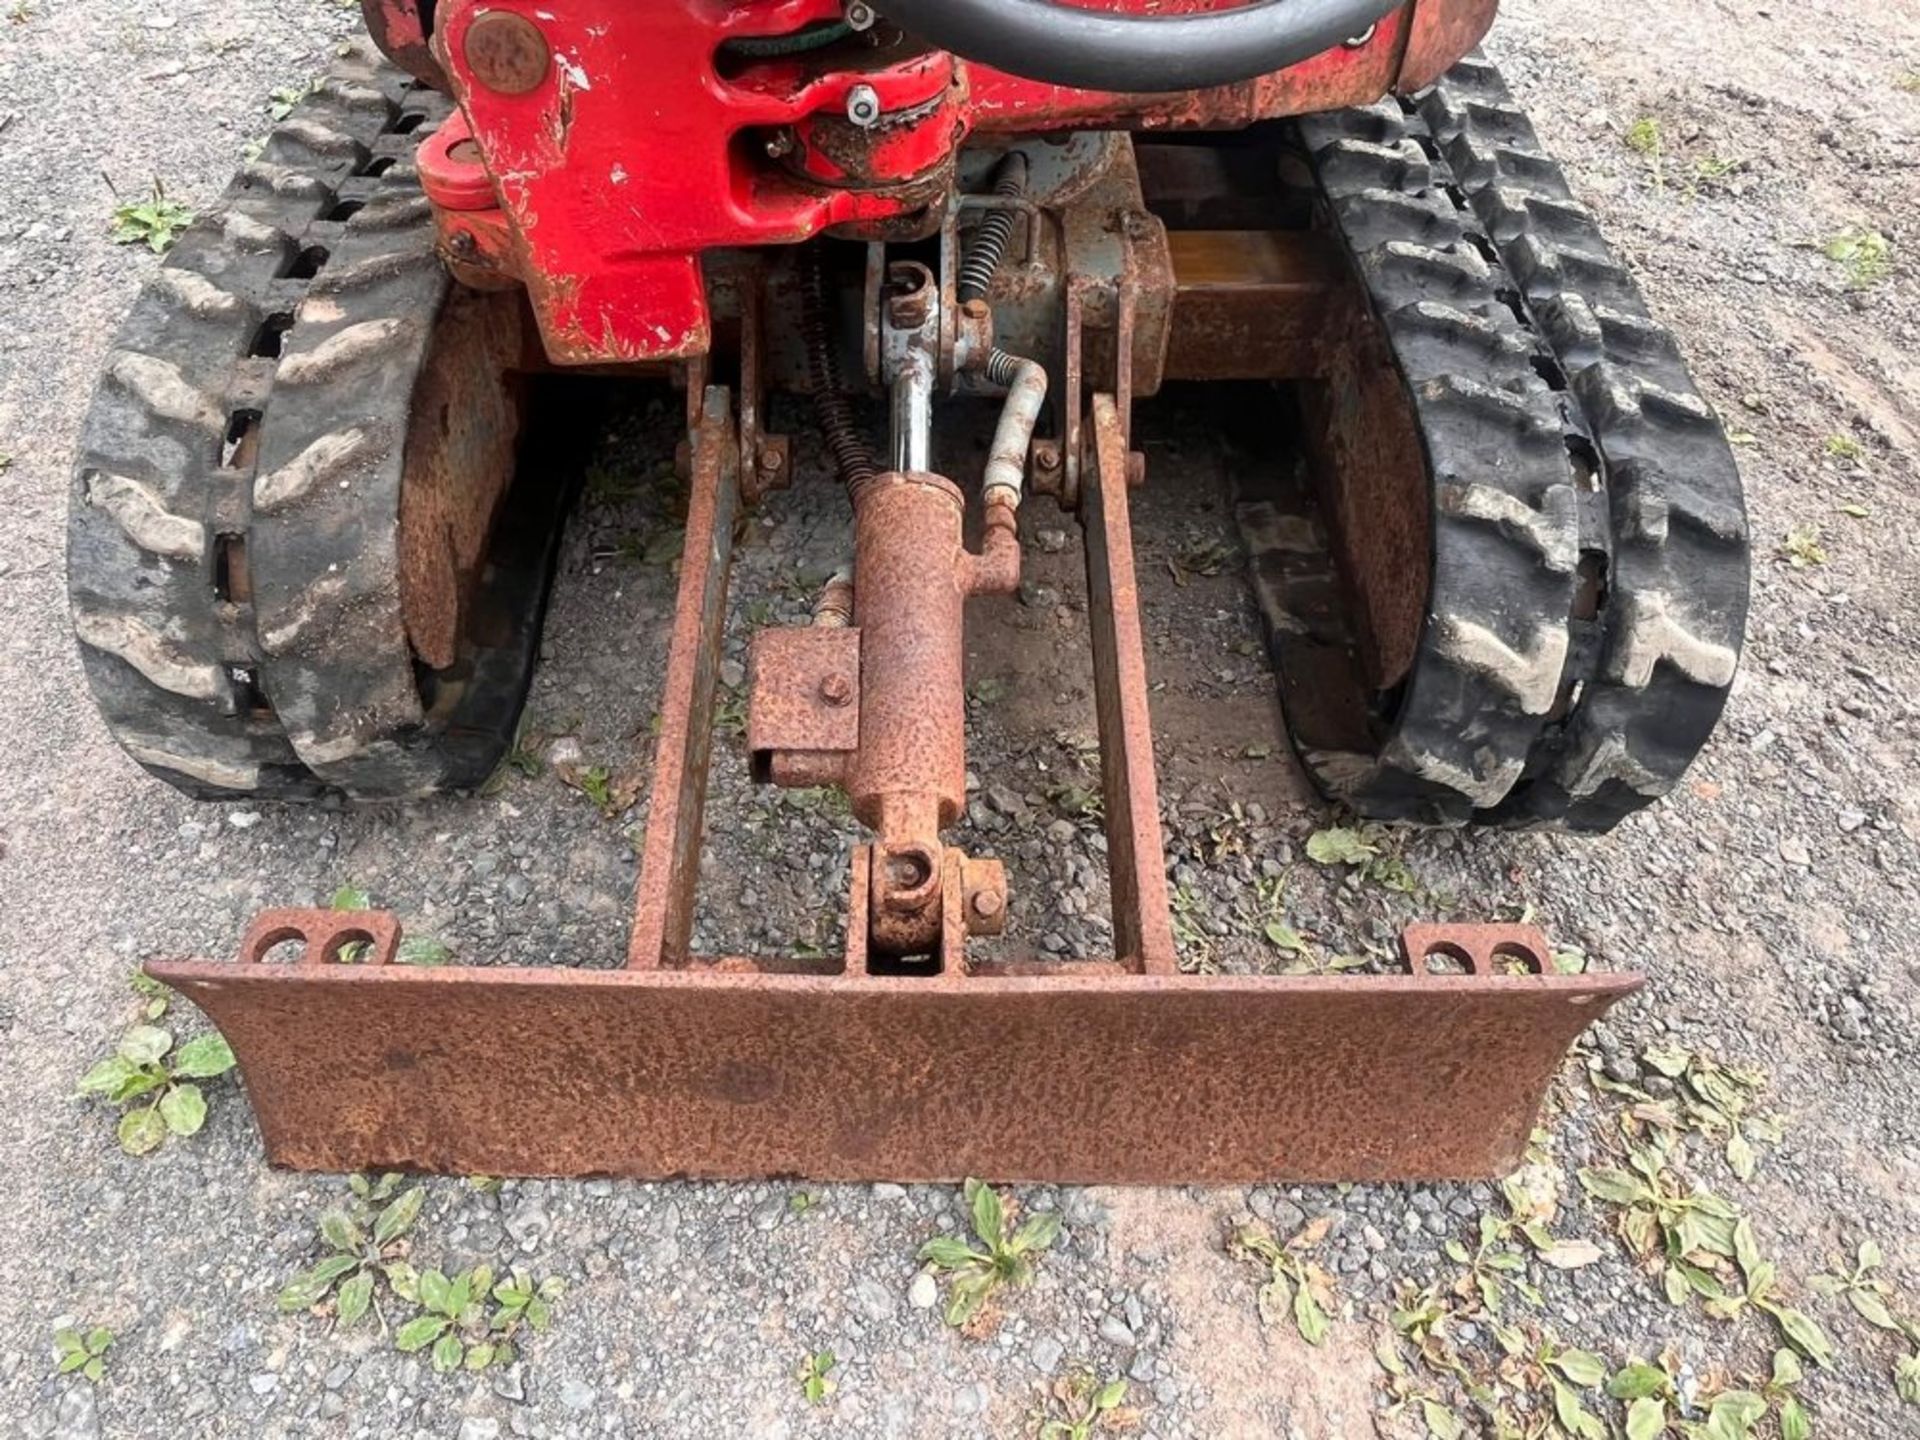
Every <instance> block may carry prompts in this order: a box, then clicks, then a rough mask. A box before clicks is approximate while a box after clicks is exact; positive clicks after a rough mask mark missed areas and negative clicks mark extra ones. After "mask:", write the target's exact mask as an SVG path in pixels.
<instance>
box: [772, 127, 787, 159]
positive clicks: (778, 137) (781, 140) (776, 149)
mask: <svg viewBox="0 0 1920 1440" xmlns="http://www.w3.org/2000/svg"><path fill="white" fill-rule="evenodd" d="M792 153H793V132H792V131H791V130H776V131H774V132H773V134H771V135H769V136H768V137H767V158H768V159H769V160H779V159H783V158H784V157H786V156H788V155H791V154H792Z"/></svg>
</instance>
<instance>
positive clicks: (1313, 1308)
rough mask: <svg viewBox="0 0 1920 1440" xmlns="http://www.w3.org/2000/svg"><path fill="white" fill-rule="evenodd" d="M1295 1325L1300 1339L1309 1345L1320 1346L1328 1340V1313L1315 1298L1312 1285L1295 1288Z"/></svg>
mask: <svg viewBox="0 0 1920 1440" xmlns="http://www.w3.org/2000/svg"><path fill="white" fill-rule="evenodd" d="M1293 1323H1294V1324H1295V1326H1297V1327H1298V1328H1299V1331H1300V1338H1301V1339H1302V1340H1304V1341H1306V1342H1307V1343H1308V1344H1309V1345H1318V1344H1319V1343H1320V1342H1321V1341H1323V1340H1325V1339H1326V1338H1327V1312H1326V1311H1325V1310H1323V1309H1321V1308H1320V1302H1319V1301H1318V1300H1317V1299H1315V1298H1314V1294H1313V1287H1312V1286H1311V1285H1298V1286H1295V1287H1294V1291H1293Z"/></svg>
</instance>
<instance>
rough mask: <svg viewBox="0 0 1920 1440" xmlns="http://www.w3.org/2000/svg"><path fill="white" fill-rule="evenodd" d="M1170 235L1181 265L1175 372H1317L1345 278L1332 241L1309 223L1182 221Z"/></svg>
mask: <svg viewBox="0 0 1920 1440" xmlns="http://www.w3.org/2000/svg"><path fill="white" fill-rule="evenodd" d="M1167 241H1168V244H1169V246H1170V247H1171V250H1172V256H1173V273H1174V299H1173V322H1172V325H1171V326H1170V327H1169V330H1168V335H1167V378H1168V379H1170V380H1268V379H1271V380H1302V379H1311V378H1313V377H1314V376H1316V375H1318V374H1319V371H1320V367H1321V363H1322V362H1321V358H1320V351H1321V348H1322V346H1324V345H1325V344H1326V343H1327V341H1328V339H1329V329H1328V327H1329V322H1330V321H1331V319H1332V318H1333V315H1334V313H1335V302H1336V300H1337V298H1338V297H1339V296H1340V295H1341V292H1342V290H1343V288H1344V284H1345V275H1344V274H1343V272H1342V270H1341V267H1340V257H1339V255H1338V254H1337V252H1335V251H1333V250H1332V249H1331V247H1330V246H1329V245H1328V244H1327V242H1326V241H1325V240H1323V239H1322V238H1321V237H1319V236H1318V235H1316V234H1314V233H1313V232H1311V231H1295V232H1287V231H1278V230H1233V231H1230V230H1176V231H1173V232H1171V233H1170V234H1169V235H1168V236H1167ZM1334 338H1336V339H1338V340H1341V341H1344V340H1345V339H1346V338H1347V337H1346V335H1345V334H1344V333H1341V334H1338V335H1336V336H1335V337H1334Z"/></svg>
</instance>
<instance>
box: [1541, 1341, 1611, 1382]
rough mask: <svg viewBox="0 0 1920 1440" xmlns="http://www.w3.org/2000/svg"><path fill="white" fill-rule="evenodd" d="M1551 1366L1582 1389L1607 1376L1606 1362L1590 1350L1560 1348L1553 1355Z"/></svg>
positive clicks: (1601, 1380)
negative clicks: (1558, 1351) (1557, 1352)
mask: <svg viewBox="0 0 1920 1440" xmlns="http://www.w3.org/2000/svg"><path fill="white" fill-rule="evenodd" d="M1553 1368H1554V1369H1556V1370H1558V1371H1559V1372H1560V1373H1561V1374H1562V1375H1564V1376H1566V1377H1567V1379H1569V1380H1571V1381H1572V1382H1573V1383H1574V1384H1576V1385H1578V1386H1579V1387H1580V1388H1581V1389H1582V1390H1591V1389H1592V1388H1593V1387H1594V1386H1596V1385H1598V1384H1600V1383H1602V1382H1603V1381H1604V1380H1605V1379H1606V1378H1607V1362H1606V1361H1604V1360H1602V1359H1601V1358H1600V1357H1599V1356H1598V1355H1596V1354H1594V1353H1593V1352H1592V1351H1591V1350H1579V1349H1574V1350H1562V1351H1561V1352H1560V1353H1559V1354H1558V1355H1556V1356H1554V1357H1553Z"/></svg>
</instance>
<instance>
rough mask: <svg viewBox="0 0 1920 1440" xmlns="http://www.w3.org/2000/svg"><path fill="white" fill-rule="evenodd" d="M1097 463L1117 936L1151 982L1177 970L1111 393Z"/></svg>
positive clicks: (1091, 601) (1122, 462) (1103, 691)
mask: <svg viewBox="0 0 1920 1440" xmlns="http://www.w3.org/2000/svg"><path fill="white" fill-rule="evenodd" d="M1093 431H1094V447H1093V448H1094V455H1095V462H1096V463H1095V465H1094V474H1093V476H1092V478H1091V483H1090V484H1089V485H1088V486H1087V489H1086V492H1085V496H1084V499H1083V506H1084V510H1085V514H1084V522H1085V527H1086V537H1087V541H1086V544H1087V618H1088V622H1089V624H1088V628H1089V630H1090V631H1091V633H1092V639H1093V670H1094V700H1095V706H1096V709H1097V712H1098V715H1099V723H1100V776H1101V785H1102V789H1103V791H1104V794H1105V799H1106V811H1107V854H1108V863H1109V866H1110V869H1111V871H1112V881H1111V883H1112V889H1113V931H1114V937H1115V939H1116V941H1117V942H1118V945H1119V949H1120V954H1121V956H1122V957H1123V958H1125V959H1128V960H1132V961H1134V962H1136V963H1137V964H1138V965H1139V967H1140V969H1141V970H1142V971H1143V972H1144V973H1146V974H1149V975H1171V974H1173V973H1174V971H1175V969H1176V968H1177V962H1176V958H1175V952H1174V944H1173V919H1172V911H1171V910H1170V909H1169V906H1168V902H1167V872H1166V863H1165V850H1164V848H1163V846H1162V844H1161V839H1160V800H1159V787H1158V783H1157V782H1156V780H1155V778H1154V773H1153V717H1152V715H1151V714H1150V713H1149V711H1148V708H1147V660H1146V645H1145V641H1144V640H1143V638H1142V636H1141V631H1140V589H1139V580H1138V577H1137V575H1136V574H1135V572H1134V566H1133V525H1132V521H1131V520H1130V518H1129V515H1128V502H1127V490H1128V484H1127V469H1128V466H1127V440H1126V435H1125V432H1124V431H1123V430H1122V428H1121V423H1120V410H1119V407H1118V406H1117V405H1116V404H1115V403H1114V400H1113V397H1112V396H1110V395H1096V396H1095V397H1094V401H1093Z"/></svg>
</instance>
